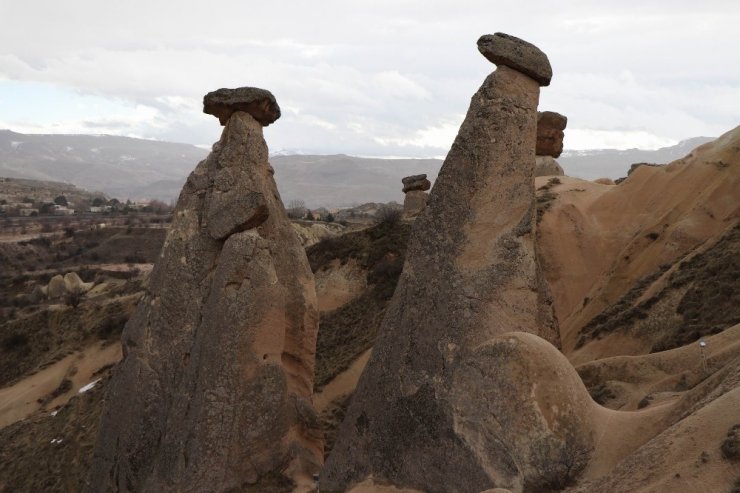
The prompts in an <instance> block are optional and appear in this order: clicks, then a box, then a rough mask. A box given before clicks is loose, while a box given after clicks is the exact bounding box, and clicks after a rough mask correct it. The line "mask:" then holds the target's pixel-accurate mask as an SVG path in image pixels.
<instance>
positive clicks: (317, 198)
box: [0, 129, 713, 207]
mask: <svg viewBox="0 0 740 493" xmlns="http://www.w3.org/2000/svg"><path fill="white" fill-rule="evenodd" d="M710 140H713V139H712V138H709V137H694V138H691V139H686V140H683V141H681V142H679V143H678V144H676V145H675V146H669V147H664V148H661V149H656V150H652V151H650V150H640V149H628V150H615V149H595V150H587V151H573V150H567V149H566V150H565V151H564V152H563V155H562V156H561V157H560V158H559V160H558V161H559V162H560V164H561V166H562V167H563V168H564V169H565V172H566V174H567V175H569V176H576V177H580V178H584V179H596V178H601V177H609V178H619V177H622V176H626V175H627V170H628V169H629V167H630V165H631V164H634V163H637V162H650V163H658V164H663V163H668V162H671V161H673V160H675V159H677V158H679V157H682V156H684V155H686V154H687V153H688V152H689V151H691V149H693V148H694V147H697V146H698V145H701V144H703V143H705V142H708V141H710ZM208 151H209V149H204V148H203V147H198V146H195V145H192V144H182V143H175V142H164V141H157V140H148V139H140V138H136V137H126V136H116V135H106V134H96V135H91V134H22V133H18V132H14V131H12V130H8V129H0V176H5V177H10V178H27V179H35V180H46V181H59V182H65V183H71V184H74V185H76V186H79V187H82V188H85V189H87V190H100V191H101V192H104V193H106V194H108V195H110V196H113V197H117V198H119V199H129V198H130V199H132V200H136V199H159V200H164V201H172V200H174V199H176V198H177V196H178V194H179V192H180V189H181V187H182V184H183V183H184V181H185V178H186V177H187V176H188V174H189V173H190V171H191V170H192V169H193V168H194V167H195V165H196V164H197V163H198V162H199V161H201V160H202V159H204V158H205V156H206V155H207V154H208ZM270 161H271V163H272V165H273V167H274V168H275V170H276V176H277V177H278V186H279V190H280V194H281V196H282V198H283V200H285V201H286V202H289V201H291V200H303V201H305V202H306V204H307V205H309V206H310V207H318V206H327V207H338V206H339V207H341V206H350V205H353V204H358V203H363V202H371V201H372V202H378V201H381V202H389V201H397V202H400V201H402V200H403V194H402V192H401V178H403V177H404V176H407V175H412V174H419V173H426V174H427V175H428V176H429V179H430V180H434V178H435V177H436V175H437V172H438V171H439V167H440V166H441V164H442V160H441V159H436V158H381V157H358V156H351V155H347V154H294V153H292V151H291V150H282V149H280V150H277V151H275V152H272V153H271V154H270Z"/></svg>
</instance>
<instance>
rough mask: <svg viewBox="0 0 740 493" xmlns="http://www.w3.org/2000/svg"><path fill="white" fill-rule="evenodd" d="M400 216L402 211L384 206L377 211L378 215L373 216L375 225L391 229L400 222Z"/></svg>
mask: <svg viewBox="0 0 740 493" xmlns="http://www.w3.org/2000/svg"><path fill="white" fill-rule="evenodd" d="M401 216H403V210H401V209H399V208H397V207H389V206H387V205H384V206H382V207H381V208H380V209H378V213H377V214H376V215H375V224H377V225H381V224H382V225H386V226H391V227H392V226H395V225H396V224H398V222H399V221H401Z"/></svg>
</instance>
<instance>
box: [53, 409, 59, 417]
mask: <svg viewBox="0 0 740 493" xmlns="http://www.w3.org/2000/svg"><path fill="white" fill-rule="evenodd" d="M58 413H59V409H54V410H53V411H52V412H51V415H52V416H56V415H57V414H58Z"/></svg>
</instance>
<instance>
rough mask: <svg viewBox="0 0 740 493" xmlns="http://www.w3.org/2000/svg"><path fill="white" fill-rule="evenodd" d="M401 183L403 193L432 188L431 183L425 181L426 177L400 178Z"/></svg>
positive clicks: (423, 175)
mask: <svg viewBox="0 0 740 493" xmlns="http://www.w3.org/2000/svg"><path fill="white" fill-rule="evenodd" d="M401 182H402V183H403V193H407V192H410V191H411V190H421V191H425V190H429V189H430V188H432V182H430V181H429V180H427V175H425V174H422V175H413V176H407V177H406V178H401Z"/></svg>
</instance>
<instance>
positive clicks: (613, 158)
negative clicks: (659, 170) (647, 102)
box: [558, 134, 715, 180]
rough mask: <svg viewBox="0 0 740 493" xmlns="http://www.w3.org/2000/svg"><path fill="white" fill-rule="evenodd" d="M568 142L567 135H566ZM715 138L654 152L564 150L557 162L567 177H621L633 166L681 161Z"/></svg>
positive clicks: (696, 138) (696, 139) (634, 150)
mask: <svg viewBox="0 0 740 493" xmlns="http://www.w3.org/2000/svg"><path fill="white" fill-rule="evenodd" d="M566 139H567V134H566ZM714 139H715V137H693V138H691V139H686V140H682V141H681V142H679V143H678V144H676V145H673V146H669V147H662V148H660V149H656V150H654V151H644V150H641V149H627V150H617V149H589V150H587V151H569V150H565V151H564V152H563V154H561V155H560V157H559V158H558V162H559V163H560V165H561V166H562V167H563V169H564V170H565V174H566V175H568V176H575V177H578V178H584V179H586V180H595V179H596V178H604V177H605V178H615V179H616V178H620V177H623V176H627V171H628V170H629V168H630V165H631V164H634V163H652V164H667V163H670V162H671V161H675V160H676V159H680V158H682V157H684V156H685V155H687V154H688V153H690V152H691V151H692V150H694V149H695V148H697V147H699V146H700V145H702V144H705V143H707V142H710V141H712V140H714Z"/></svg>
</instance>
